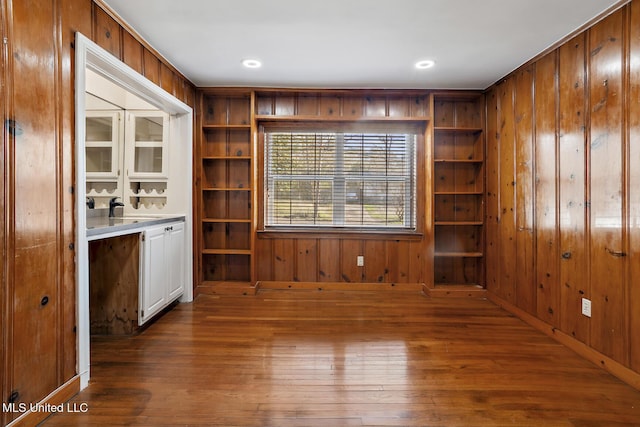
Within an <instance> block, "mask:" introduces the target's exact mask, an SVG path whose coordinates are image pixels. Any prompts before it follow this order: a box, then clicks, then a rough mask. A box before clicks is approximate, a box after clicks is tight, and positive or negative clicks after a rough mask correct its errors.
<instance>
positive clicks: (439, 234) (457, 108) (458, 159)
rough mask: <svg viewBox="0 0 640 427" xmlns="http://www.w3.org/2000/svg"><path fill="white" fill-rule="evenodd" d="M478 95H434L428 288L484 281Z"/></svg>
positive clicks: (481, 156) (482, 190)
mask: <svg viewBox="0 0 640 427" xmlns="http://www.w3.org/2000/svg"><path fill="white" fill-rule="evenodd" d="M482 107H483V102H482V94H480V93H475V92H459V93H454V94H452V93H443V94H441V95H439V94H434V128H433V129H434V132H433V153H434V155H433V158H434V160H433V171H434V188H433V194H434V197H433V209H434V222H433V224H434V241H435V243H434V245H435V247H434V286H436V287H437V288H446V287H451V289H453V288H454V287H456V288H458V287H460V286H462V287H469V288H472V287H478V286H483V283H484V254H483V248H484V246H483V245H484V229H483V224H484V223H483V220H484V201H483V195H484V158H485V153H484V134H483V129H482V123H483V117H484V116H483V108H482Z"/></svg>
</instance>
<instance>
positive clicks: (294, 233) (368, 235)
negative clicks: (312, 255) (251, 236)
mask: <svg viewBox="0 0 640 427" xmlns="http://www.w3.org/2000/svg"><path fill="white" fill-rule="evenodd" d="M257 233H258V237H259V238H261V239H361V240H366V239H375V240H413V241H420V240H422V238H423V237H424V234H423V233H419V232H415V231H399V230H398V231H393V230H391V231H382V230H366V229H365V230H343V229H340V230H337V229H326V230H325V229H317V228H302V229H300V228H296V229H283V230H258V231H257Z"/></svg>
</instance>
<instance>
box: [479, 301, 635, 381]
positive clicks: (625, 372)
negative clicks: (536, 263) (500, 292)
mask: <svg viewBox="0 0 640 427" xmlns="http://www.w3.org/2000/svg"><path fill="white" fill-rule="evenodd" d="M487 298H488V299H489V300H490V301H491V302H493V303H494V304H496V305H498V306H500V307H501V308H503V309H505V310H507V311H508V312H510V313H511V314H513V315H515V316H517V317H519V318H520V319H521V320H523V321H524V322H526V323H528V324H529V325H531V326H533V327H534V328H536V329H537V330H539V331H541V332H543V333H545V334H546V335H548V336H550V337H551V338H553V339H555V340H556V341H558V342H559V343H560V344H562V345H564V346H565V347H567V348H569V349H570V350H572V351H574V352H575V353H577V354H579V355H580V356H582V357H583V358H585V359H587V360H589V361H590V362H592V363H594V364H595V365H598V366H600V367H601V368H603V369H604V370H606V371H607V372H609V373H610V374H612V375H613V376H615V377H617V378H618V379H620V380H621V381H624V382H625V383H627V384H629V385H630V386H631V387H633V388H635V389H638V390H640V373H638V372H635V371H633V370H631V369H629V368H627V367H626V366H624V365H623V364H621V363H620V362H616V361H615V360H613V359H611V358H610V357H608V356H605V355H604V354H602V353H600V352H599V351H597V350H594V349H593V348H591V347H589V346H588V345H586V344H585V343H583V342H581V341H578V340H577V339H575V338H574V337H572V336H571V335H568V334H566V333H564V332H562V331H560V330H559V329H557V328H555V327H554V326H552V325H550V324H548V323H546V322H544V321H542V320H540V319H538V318H537V317H535V316H533V315H531V314H529V313H527V312H526V311H524V310H522V309H521V308H518V307H516V306H515V305H513V304H511V303H510V302H508V301H505V300H504V299H502V298H500V297H499V296H497V295H495V294H493V293H491V292H487Z"/></svg>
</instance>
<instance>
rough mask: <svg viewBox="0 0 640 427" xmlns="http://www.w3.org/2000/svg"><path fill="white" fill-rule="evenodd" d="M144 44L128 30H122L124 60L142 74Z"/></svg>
mask: <svg viewBox="0 0 640 427" xmlns="http://www.w3.org/2000/svg"><path fill="white" fill-rule="evenodd" d="M142 52H143V47H142V44H140V42H139V41H138V40H136V39H135V38H134V37H133V36H132V35H131V34H129V33H128V32H127V31H123V32H122V61H123V62H124V63H125V64H127V65H128V66H129V67H131V68H133V69H134V70H136V71H137V72H138V73H140V74H142Z"/></svg>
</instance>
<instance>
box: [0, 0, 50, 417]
mask: <svg viewBox="0 0 640 427" xmlns="http://www.w3.org/2000/svg"><path fill="white" fill-rule="evenodd" d="M12 20H13V22H12V29H13V34H12V37H10V40H11V41H12V48H13V49H12V57H13V70H12V71H13V79H12V80H13V94H12V95H13V96H12V101H13V102H12V106H13V111H12V114H11V115H10V117H11V119H13V120H15V127H14V129H15V134H14V137H13V138H11V137H10V138H9V144H10V150H11V151H12V152H13V153H14V159H13V165H11V166H10V168H11V170H12V172H13V180H14V181H13V185H14V188H15V197H14V200H13V202H14V207H13V211H14V215H15V218H14V227H15V228H14V232H15V234H14V236H13V239H12V240H13V242H12V243H13V245H14V251H15V252H14V253H13V254H11V253H10V254H9V256H10V257H12V258H13V271H14V276H13V277H12V278H10V279H9V283H10V286H12V287H13V294H12V301H11V305H12V310H11V315H12V317H13V330H12V331H11V335H12V338H11V346H10V351H11V352H12V359H11V361H12V366H11V367H10V369H11V370H12V383H13V386H12V389H13V390H16V391H18V392H19V394H20V397H19V400H18V401H19V402H27V404H28V403H30V402H38V401H40V400H41V399H42V398H44V397H45V396H46V395H47V394H48V393H49V392H50V391H51V390H54V389H55V388H56V387H57V386H58V374H59V364H58V360H57V358H58V352H57V349H58V345H59V342H58V340H59V336H58V331H59V330H60V329H61V324H60V316H59V313H58V310H59V309H60V307H61V304H62V302H61V301H60V294H59V292H58V286H59V282H58V281H59V280H60V277H59V276H58V268H59V266H58V262H59V260H60V258H59V257H62V254H61V253H59V246H58V236H57V233H58V219H59V214H60V213H59V211H58V191H59V189H58V182H57V180H56V179H55V177H57V175H58V166H59V163H58V162H59V153H58V144H59V134H58V133H57V130H56V123H58V115H57V114H58V99H57V98H56V94H57V88H56V83H57V73H58V70H56V61H57V56H56V46H55V40H53V38H52V37H51V33H52V32H53V29H54V28H55V22H56V11H55V10H54V9H53V4H52V3H47V2H44V3H43V4H41V5H40V6H39V7H38V8H34V7H32V5H31V4H30V3H28V2H14V4H13V8H12ZM34 58H38V60H34ZM34 100H37V102H34ZM10 185H11V184H10ZM10 244H11V243H10Z"/></svg>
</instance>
